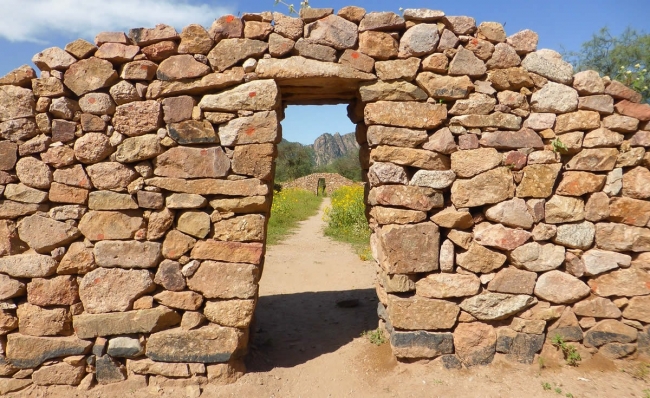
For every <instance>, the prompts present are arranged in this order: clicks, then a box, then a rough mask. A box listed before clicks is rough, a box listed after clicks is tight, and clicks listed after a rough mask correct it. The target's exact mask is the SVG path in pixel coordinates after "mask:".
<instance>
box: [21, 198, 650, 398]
mask: <svg viewBox="0 0 650 398" xmlns="http://www.w3.org/2000/svg"><path fill="white" fill-rule="evenodd" d="M328 203H329V201H327V202H325V203H323V206H322V207H321V211H320V212H319V214H318V215H316V216H314V217H312V218H310V219H308V220H306V221H304V222H302V223H301V225H300V228H299V229H298V230H297V231H296V232H295V233H294V234H293V235H292V236H290V237H289V238H288V239H286V240H285V241H284V242H283V243H281V244H278V245H275V246H271V247H269V249H268V251H267V254H266V263H265V269H264V273H263V277H262V280H261V282H260V299H259V304H258V307H257V311H256V320H255V324H254V326H253V328H252V332H251V333H253V347H252V350H251V353H250V354H249V356H248V358H247V366H248V373H247V374H246V375H244V376H243V377H242V378H240V379H239V380H238V381H237V382H236V383H234V384H231V385H227V386H215V385H207V386H205V387H204V388H203V391H202V394H201V397H209V398H212V397H251V398H257V397H283V398H284V397H291V398H293V397H309V398H311V397H316V398H318V397H359V398H371V397H372V398H377V397H381V398H383V397H451V398H464V397H489V398H496V397H548V398H553V397H571V396H572V397H574V398H594V397H607V398H609V397H617V398H618V397H639V398H647V397H648V395H644V393H643V390H644V389H650V385H649V384H648V383H647V382H645V381H642V380H639V379H636V378H633V377H631V376H630V374H629V373H623V372H621V371H620V369H617V367H616V365H619V366H621V363H619V364H614V363H613V362H611V361H607V360H604V359H602V358H594V359H591V360H588V361H584V363H583V364H582V365H581V366H580V367H578V368H567V367H559V366H557V365H554V361H553V360H552V359H549V360H547V361H546V363H547V365H549V368H546V369H540V367H539V365H538V364H537V363H535V364H533V365H529V366H527V365H520V364H513V363H510V362H507V361H505V359H503V358H500V357H499V356H497V358H496V359H495V362H494V363H493V364H491V365H489V366H482V367H474V368H472V369H463V370H456V371H450V370H446V369H444V368H443V367H442V366H441V364H440V363H439V361H431V362H428V363H427V362H426V361H423V362H419V363H415V364H409V365H405V364H401V363H398V362H396V361H395V360H394V359H393V357H392V354H391V351H390V346H389V345H388V344H384V345H382V346H379V347H378V346H375V345H373V344H371V343H370V342H369V341H368V340H367V339H366V338H365V337H360V334H361V332H363V331H364V330H370V329H375V328H376V327H377V315H376V306H377V298H376V295H375V292H374V288H373V287H372V285H373V279H374V273H375V270H374V265H373V264H372V263H370V262H363V261H360V260H359V259H358V257H357V256H356V255H355V254H354V253H353V251H352V250H351V248H350V247H349V246H347V245H345V244H342V243H338V242H334V241H332V240H330V239H329V238H326V237H324V236H323V234H322V228H323V226H324V223H323V221H322V209H323V208H324V206H326V205H328ZM343 300H358V305H357V306H355V307H351V308H342V307H340V306H337V302H340V301H343ZM625 366H627V367H628V369H627V370H628V371H629V372H637V371H639V369H641V368H640V366H641V365H640V364H639V363H632V364H628V365H625ZM179 382H181V383H182V384H184V383H186V382H184V381H181V380H179ZM543 383H548V386H550V387H551V389H550V390H544V388H543V387H542V384H543ZM190 384H191V383H190ZM556 389H559V390H561V393H558V392H557V391H556ZM198 392H199V390H198V387H197V386H195V385H194V386H192V385H190V386H189V387H184V386H179V387H178V388H171V386H164V387H160V388H159V387H154V386H151V385H150V386H149V387H147V386H146V384H145V382H144V380H143V379H137V378H134V379H133V380H131V381H129V382H126V383H119V384H111V385H109V386H101V387H96V388H94V389H93V390H91V391H90V392H79V391H77V390H76V389H74V388H70V387H49V388H47V389H46V388H42V387H39V388H36V387H30V388H28V389H27V390H23V391H22V392H20V393H19V394H18V395H12V396H16V397H27V396H29V397H57V398H59V397H73V396H74V397H98V398H105V397H120V398H122V397H143V398H144V397H147V398H148V397H197V396H198V395H197V394H198ZM567 394H572V395H567Z"/></svg>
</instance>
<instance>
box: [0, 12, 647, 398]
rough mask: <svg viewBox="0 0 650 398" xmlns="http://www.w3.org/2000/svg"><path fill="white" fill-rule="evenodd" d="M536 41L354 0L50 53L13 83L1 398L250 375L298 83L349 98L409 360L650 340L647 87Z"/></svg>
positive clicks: (468, 361) (3, 102)
mask: <svg viewBox="0 0 650 398" xmlns="http://www.w3.org/2000/svg"><path fill="white" fill-rule="evenodd" d="M271 22H273V23H271ZM536 47H537V35H536V34H535V33H534V32H532V31H529V30H525V31H522V32H518V33H516V34H514V35H511V36H507V35H506V33H505V32H504V29H503V27H502V26H501V25H500V24H498V23H494V22H484V23H481V24H480V25H478V26H476V23H475V21H474V19H472V18H469V17H451V16H445V15H444V13H443V12H441V11H433V10H406V11H405V12H404V15H403V17H401V16H399V15H396V14H394V13H391V12H384V13H368V14H366V13H365V11H364V10H363V9H360V8H357V7H345V8H343V9H341V10H339V12H338V15H334V14H333V10H331V9H307V10H303V11H302V12H301V17H300V18H291V17H287V16H284V15H282V14H279V13H273V14H271V13H262V14H244V15H243V16H242V17H241V18H236V17H234V16H224V17H221V18H219V19H217V20H216V21H215V22H214V24H213V25H212V26H211V28H210V29H209V30H208V31H206V30H205V29H204V28H202V27H200V26H198V25H190V26H188V27H186V28H185V29H183V31H182V32H181V33H180V34H178V33H177V32H176V31H175V30H174V29H173V28H171V27H169V26H166V25H158V26H157V27H156V28H153V29H133V30H131V31H130V32H129V34H128V35H125V34H124V33H115V32H104V33H100V34H99V35H98V36H97V37H96V39H95V44H92V43H89V42H86V41H84V40H77V41H74V42H72V43H70V44H68V45H67V46H66V47H65V49H60V48H50V49H47V50H44V51H43V52H41V53H39V54H37V55H36V56H35V57H34V59H33V61H34V63H35V64H36V65H37V66H38V67H39V68H40V69H41V74H40V77H38V78H37V76H36V73H35V72H34V71H33V70H32V69H31V68H30V67H28V66H25V67H21V68H19V69H17V70H15V71H13V72H11V73H10V74H9V75H7V76H5V77H3V78H0V195H1V196H0V256H1V257H0V309H1V312H0V387H1V389H2V393H4V392H7V391H10V390H16V389H20V388H22V387H24V386H26V385H29V384H31V383H36V384H79V383H82V385H83V386H85V387H87V386H88V385H90V383H91V382H92V381H93V379H94V380H96V381H97V382H99V383H110V382H114V381H119V380H123V379H124V378H125V377H127V374H128V375H129V377H142V375H147V376H149V382H150V383H151V382H155V383H160V382H164V380H165V378H166V377H173V378H188V377H192V378H195V379H197V380H198V381H200V382H206V381H207V380H210V381H214V382H220V383H221V382H227V381H229V380H233V379H235V378H236V377H237V375H239V374H241V372H242V371H243V369H242V365H241V358H242V356H243V355H244V354H245V353H246V347H247V343H248V327H249V324H250V322H251V318H252V314H253V311H254V308H255V302H256V297H257V284H258V281H259V278H260V276H261V269H262V266H263V259H264V233H265V226H266V219H267V217H268V209H269V208H270V204H271V200H272V191H271V189H270V187H272V181H273V175H272V174H273V158H274V156H275V154H276V146H275V145H276V144H277V143H278V142H279V140H280V138H281V137H280V129H279V128H278V123H279V120H280V119H281V118H282V117H283V106H284V105H286V104H288V103H299V104H308V103H332V102H349V103H350V107H349V115H350V118H351V119H352V121H353V122H354V123H358V125H357V126H358V128H357V140H358V142H359V143H360V145H361V155H360V157H361V162H362V166H363V168H364V169H366V170H367V180H368V182H369V186H370V190H369V194H368V206H369V208H370V209H369V210H370V211H369V214H370V223H371V227H372V228H373V230H374V233H373V236H372V246H373V251H374V254H375V258H376V259H377V263H378V278H377V292H378V296H379V298H380V301H381V303H382V305H381V306H380V307H379V311H378V312H379V316H380V317H381V318H382V319H383V320H384V325H385V328H386V329H387V330H388V331H389V333H390V342H391V346H392V349H393V352H394V354H395V355H396V356H397V357H398V358H400V359H402V360H410V359H418V358H435V357H440V356H441V357H442V361H443V363H444V364H445V365H446V366H448V367H457V366H461V365H465V366H472V365H476V364H486V363H489V362H491V361H492V359H493V357H494V355H495V353H496V352H499V353H504V354H506V355H507V356H508V357H509V358H511V359H513V360H516V361H521V362H526V363H530V362H531V361H532V360H533V357H534V355H535V354H536V353H538V352H539V351H540V350H541V349H542V346H543V344H544V342H545V341H547V340H548V339H550V338H552V337H553V336H555V335H556V334H559V335H561V336H562V337H563V338H564V339H565V340H566V341H572V342H575V344H576V346H578V347H579V350H580V352H581V353H582V354H583V355H584V356H587V355H589V353H594V352H596V351H598V352H600V353H602V354H604V355H606V356H608V357H612V358H621V357H629V356H634V355H637V354H638V353H646V354H647V353H648V350H649V346H650V332H649V327H648V324H649V323H650V313H649V312H648V309H649V308H650V275H649V274H648V270H649V269H650V258H649V255H648V252H650V229H649V228H648V222H649V219H650V202H649V201H648V199H649V198H650V190H649V189H650V171H649V170H648V167H649V166H650V164H649V163H650V155H648V154H646V153H645V151H646V148H648V147H650V125H649V121H650V106H649V105H647V104H640V101H641V98H640V96H639V95H638V94H637V93H636V92H634V91H632V90H630V89H628V88H626V87H624V86H623V85H621V84H620V83H617V82H611V81H609V79H607V78H601V77H600V76H598V74H597V73H594V72H581V73H578V74H575V75H574V73H573V69H572V67H571V65H569V64H568V63H566V62H564V61H562V59H561V58H560V56H559V55H558V54H557V53H556V52H553V51H550V50H539V51H537V48H536Z"/></svg>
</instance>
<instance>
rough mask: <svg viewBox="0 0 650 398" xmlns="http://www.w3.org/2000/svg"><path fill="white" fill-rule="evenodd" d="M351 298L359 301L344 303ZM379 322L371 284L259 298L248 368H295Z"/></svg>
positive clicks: (370, 328)
mask: <svg viewBox="0 0 650 398" xmlns="http://www.w3.org/2000/svg"><path fill="white" fill-rule="evenodd" d="M355 300H357V301H358V305H356V306H352V307H347V306H346V304H350V303H352V305H354V303H355ZM341 302H343V303H341ZM337 303H339V305H337ZM377 322H378V318H377V294H376V292H375V290H374V289H357V290H347V291H328V292H304V293H294V294H278V295H273V296H263V297H260V298H259V301H258V304H257V308H256V310H255V321H254V324H253V327H252V328H251V333H252V336H251V339H252V345H251V351H250V353H249V355H248V356H247V359H246V364H247V368H248V371H249V372H265V371H269V370H271V369H273V368H275V367H282V368H288V367H293V366H296V365H299V364H302V363H305V362H307V361H309V360H311V359H313V358H317V357H319V356H321V355H323V354H327V353H330V352H334V351H336V350H337V349H339V348H340V347H342V346H343V345H345V344H347V343H349V342H350V341H352V340H353V339H354V338H356V337H359V336H360V335H361V333H362V332H364V331H366V330H373V329H376V328H377Z"/></svg>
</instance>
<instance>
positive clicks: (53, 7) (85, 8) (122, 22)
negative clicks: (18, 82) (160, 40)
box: [0, 0, 233, 43]
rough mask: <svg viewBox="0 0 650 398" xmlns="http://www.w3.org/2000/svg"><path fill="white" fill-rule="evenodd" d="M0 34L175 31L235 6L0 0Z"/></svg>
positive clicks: (21, 38)
mask: <svg viewBox="0 0 650 398" xmlns="http://www.w3.org/2000/svg"><path fill="white" fill-rule="evenodd" d="M0 9H1V10H2V12H0V39H6V40H9V41H12V42H25V41H27V42H37V43H43V42H48V41H49V39H48V36H51V35H63V36H80V37H84V38H86V39H93V38H94V37H95V35H96V34H97V33H99V32H103V31H125V32H128V30H129V29H132V28H139V27H154V26H155V25H156V24H159V23H165V24H168V25H172V26H174V27H175V28H176V29H177V30H179V31H180V30H181V29H182V28H183V27H185V26H187V25H189V24H191V23H198V24H201V25H203V26H205V27H209V26H210V25H211V24H212V21H214V19H216V18H218V17H220V16H222V15H224V14H228V13H232V12H233V7H231V6H228V5H225V6H210V5H207V4H191V3H189V2H188V1H187V0H0Z"/></svg>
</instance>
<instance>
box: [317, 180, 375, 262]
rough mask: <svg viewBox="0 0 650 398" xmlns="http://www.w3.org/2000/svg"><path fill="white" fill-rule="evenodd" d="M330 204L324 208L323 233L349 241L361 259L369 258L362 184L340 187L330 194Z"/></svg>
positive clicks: (368, 238)
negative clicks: (325, 223) (325, 224)
mask: <svg viewBox="0 0 650 398" xmlns="http://www.w3.org/2000/svg"><path fill="white" fill-rule="evenodd" d="M331 198H332V206H331V207H328V208H326V209H325V221H327V227H326V228H325V235H326V236H329V237H331V238H334V239H336V240H338V241H341V242H347V243H351V244H352V245H353V246H354V247H355V249H356V250H357V253H358V254H359V256H360V257H361V259H362V260H368V259H370V249H369V247H370V228H369V227H368V220H367V219H366V213H365V212H366V205H365V203H364V201H363V186H361V185H355V186H351V187H342V188H339V189H337V190H336V191H334V192H333V193H332V195H331Z"/></svg>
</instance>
